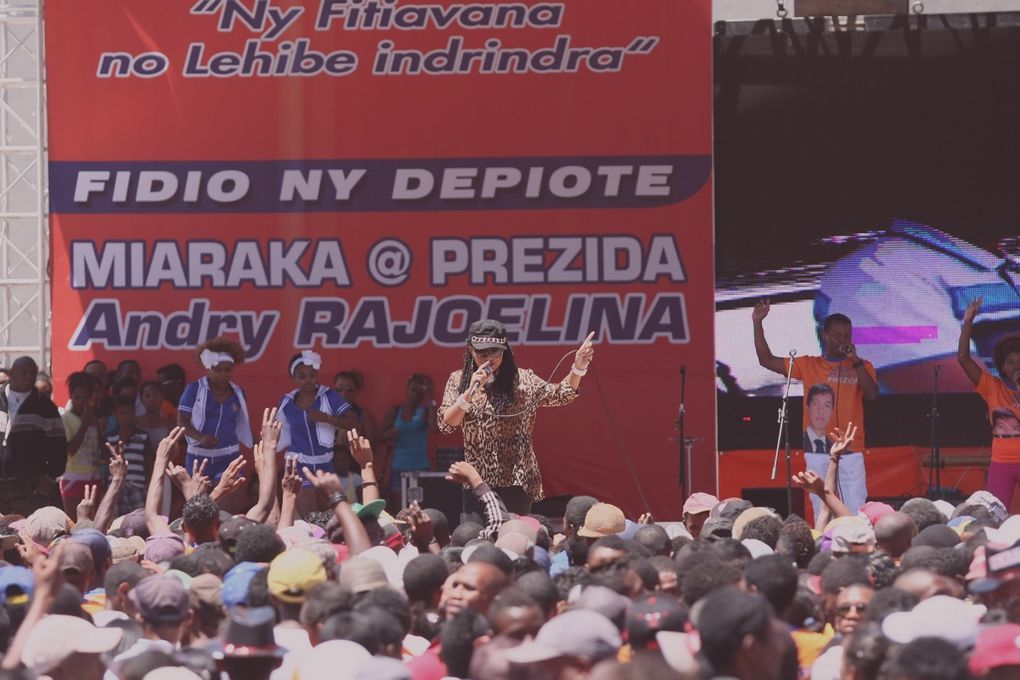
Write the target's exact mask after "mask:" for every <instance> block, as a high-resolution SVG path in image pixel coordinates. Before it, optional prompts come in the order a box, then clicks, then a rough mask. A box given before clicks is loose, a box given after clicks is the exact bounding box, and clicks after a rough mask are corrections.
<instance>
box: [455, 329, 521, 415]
mask: <svg viewBox="0 0 1020 680" xmlns="http://www.w3.org/2000/svg"><path fill="white" fill-rule="evenodd" d="M477 370H478V364H476V363H475V359H474V357H472V356H471V346H470V345H469V346H468V347H466V348H465V349H464V370H463V372H462V373H461V376H460V386H459V387H458V388H457V391H458V392H460V393H462V394H463V393H464V392H466V391H467V389H468V387H469V386H470V385H471V375H472V374H473V373H474V372H475V371H477ZM483 389H484V390H485V391H486V392H487V393H488V395H489V403H490V404H492V408H493V409H495V410H496V412H497V413H498V412H500V411H506V410H507V409H508V408H509V407H510V405H511V404H513V402H514V398H515V397H516V396H517V362H516V361H514V352H513V350H512V349H510V345H509V343H507V346H506V349H504V350H503V361H502V362H501V363H500V365H499V370H497V371H496V374H495V378H494V379H493V380H492V382H490V383H489V384H488V385H486V386H485V387H484V388H483Z"/></svg>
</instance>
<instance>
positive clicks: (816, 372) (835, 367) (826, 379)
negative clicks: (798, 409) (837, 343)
mask: <svg viewBox="0 0 1020 680" xmlns="http://www.w3.org/2000/svg"><path fill="white" fill-rule="evenodd" d="M784 361H785V362H786V370H790V363H789V362H790V360H789V359H784ZM864 369H865V370H866V371H867V372H868V375H870V376H871V379H872V380H876V381H877V377H876V374H875V367H874V366H873V365H872V364H871V362H870V361H867V360H865V361H864ZM793 377H794V378H796V379H797V380H800V381H801V382H803V383H804V430H805V431H807V430H808V428H809V427H811V421H812V418H813V417H815V418H821V419H824V416H825V415H826V414H828V419H827V420H826V422H825V426H824V428H823V431H822V432H818V427H819V426H820V423H815V426H816V427H812V428H811V429H812V431H814V432H815V433H816V434H818V435H821V436H827V435H828V434H829V433H830V432H832V430H833V428H836V427H839V428H845V427H846V424H847V423H853V424H854V425H856V426H857V434H856V435H855V436H854V440H853V442H851V445H850V449H851V451H854V452H861V451H863V450H864V390H862V389H861V386H860V385H858V384H857V369H855V368H854V367H853V362H852V361H850V360H849V359H844V360H843V361H829V360H828V359H826V358H825V357H798V358H797V359H796V360H795V361H794V363H793ZM815 385H820V388H819V389H817V390H815V393H812V389H811V388H812V387H814V386H815ZM808 397H811V400H812V401H814V400H818V402H817V404H816V408H814V409H812V405H811V402H810V401H809V399H808ZM791 434H792V433H791ZM793 440H794V441H798V440H797V439H796V438H794V439H793ZM830 444H831V442H830Z"/></svg>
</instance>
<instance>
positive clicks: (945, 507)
mask: <svg viewBox="0 0 1020 680" xmlns="http://www.w3.org/2000/svg"><path fill="white" fill-rule="evenodd" d="M935 507H936V508H938V510H939V512H941V513H942V516H943V517H945V518H946V521H947V522H948V521H949V520H951V519H953V513H954V512H956V506H955V505H953V504H952V503H950V502H949V501H944V500H942V499H941V498H940V499H939V500H937V501H935Z"/></svg>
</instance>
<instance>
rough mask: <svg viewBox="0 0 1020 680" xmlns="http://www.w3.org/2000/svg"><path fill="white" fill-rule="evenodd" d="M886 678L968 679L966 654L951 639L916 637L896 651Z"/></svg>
mask: <svg viewBox="0 0 1020 680" xmlns="http://www.w3.org/2000/svg"><path fill="white" fill-rule="evenodd" d="M883 675H884V676H885V677H887V678H910V680H969V678H970V677H971V676H970V674H969V673H968V672H967V657H966V656H964V654H963V652H961V651H960V650H959V649H957V648H956V645H954V644H953V643H951V642H948V641H946V640H943V639H942V638H937V637H922V638H917V639H916V640H914V641H912V642H908V643H907V644H905V645H903V646H902V647H900V648H899V650H898V651H896V652H894V653H893V655H892V658H890V659H889V663H888V665H887V666H886V668H885V669H884V672H883Z"/></svg>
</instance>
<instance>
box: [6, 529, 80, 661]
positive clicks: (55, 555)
mask: <svg viewBox="0 0 1020 680" xmlns="http://www.w3.org/2000/svg"><path fill="white" fill-rule="evenodd" d="M18 547H19V550H20V548H21V546H18ZM62 550H63V545H60V544H58V545H57V546H56V547H55V548H54V549H53V552H52V553H51V554H50V555H49V557H47V556H45V555H42V554H41V553H40V554H39V555H38V558H37V559H34V560H33V561H32V562H26V564H28V565H29V567H30V568H31V569H32V577H33V579H34V581H35V586H34V588H35V590H34V593H33V594H32V601H31V604H29V606H28V611H26V612H25V617H24V619H22V621H21V625H20V626H19V627H18V632H17V634H16V635H15V636H14V639H13V640H11V644H10V646H9V647H8V648H7V653H6V654H5V655H4V660H3V663H2V664H0V667H2V668H4V669H5V670H13V669H15V668H17V667H18V666H19V665H20V664H21V661H22V651H23V650H24V649H25V641H26V640H28V637H29V636H30V635H31V633H32V629H33V628H35V626H36V624H37V623H39V621H40V620H42V618H43V617H44V616H46V614H47V612H49V610H50V608H51V607H52V606H53V603H54V602H55V601H56V599H57V594H58V593H59V592H60V589H61V587H62V586H63V584H64V575H63V573H62V572H61V571H60V553H61V551H62Z"/></svg>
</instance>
